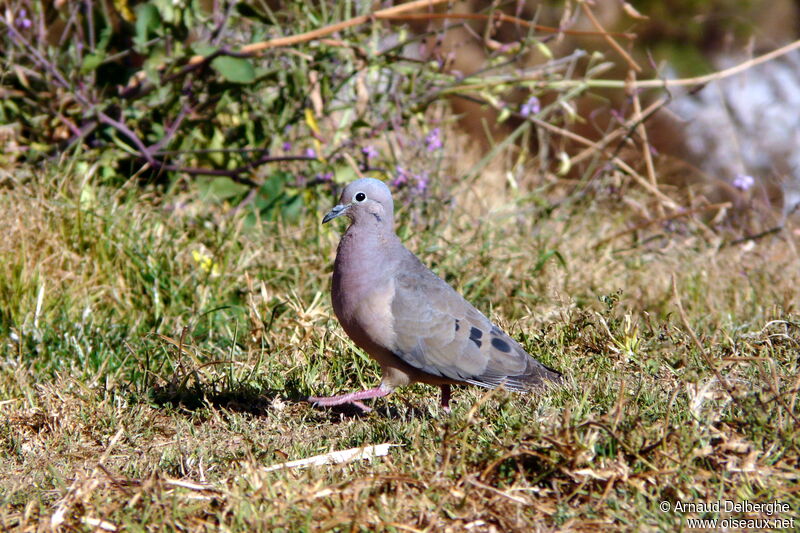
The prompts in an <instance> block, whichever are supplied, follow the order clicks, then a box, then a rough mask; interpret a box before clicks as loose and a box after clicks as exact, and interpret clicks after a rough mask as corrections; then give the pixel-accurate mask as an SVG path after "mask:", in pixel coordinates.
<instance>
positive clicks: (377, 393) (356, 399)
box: [308, 384, 394, 412]
mask: <svg viewBox="0 0 800 533" xmlns="http://www.w3.org/2000/svg"><path fill="white" fill-rule="evenodd" d="M393 390H394V387H389V386H386V385H383V384H381V385H380V386H378V387H375V388H372V389H367V390H362V391H358V392H351V393H349V394H340V395H338V396H309V397H308V401H309V402H310V403H313V404H314V405H319V406H320V407H331V406H333V405H342V404H345V403H351V404H353V405H355V406H356V407H358V408H359V409H361V410H362V411H365V412H369V411H370V408H369V407H367V406H366V405H364V404H363V403H361V401H360V400H369V399H371V398H381V397H383V396H386V395H387V394H389V393H390V392H392V391H393Z"/></svg>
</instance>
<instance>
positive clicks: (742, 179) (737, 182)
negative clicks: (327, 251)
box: [731, 174, 756, 191]
mask: <svg viewBox="0 0 800 533" xmlns="http://www.w3.org/2000/svg"><path fill="white" fill-rule="evenodd" d="M731 184H732V185H733V186H734V187H736V188H737V189H739V190H740V191H746V190H749V189H750V187H752V186H753V185H755V184H756V180H755V178H753V176H748V175H746V174H737V175H736V177H735V178H733V182H732V183H731Z"/></svg>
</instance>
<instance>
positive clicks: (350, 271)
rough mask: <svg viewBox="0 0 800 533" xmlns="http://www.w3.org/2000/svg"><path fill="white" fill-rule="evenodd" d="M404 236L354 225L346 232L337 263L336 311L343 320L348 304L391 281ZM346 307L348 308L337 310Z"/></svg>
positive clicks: (335, 277)
mask: <svg viewBox="0 0 800 533" xmlns="http://www.w3.org/2000/svg"><path fill="white" fill-rule="evenodd" d="M398 246H399V247H402V246H403V245H402V244H401V243H400V239H399V238H398V237H397V235H395V233H394V231H392V229H391V228H386V227H383V228H378V227H364V226H362V225H361V224H352V225H351V226H350V227H349V228H347V231H346V232H345V233H344V235H342V240H341V241H339V248H338V249H337V250H336V262H335V263H334V265H333V286H332V287H331V289H332V291H333V296H334V298H333V301H334V311H336V314H337V316H339V317H340V320H341V319H342V318H343V317H342V316H341V313H340V312H341V311H345V313H346V312H347V311H346V308H347V305H346V304H347V303H349V304H352V305H355V304H356V302H358V301H360V300H361V299H362V298H364V296H365V295H367V294H369V293H370V292H372V291H374V290H376V289H377V288H379V287H382V286H383V285H384V284H386V283H388V282H390V280H391V279H392V276H393V275H394V270H395V264H394V263H395V258H396V257H397V253H396V249H395V248H396V247H398ZM340 306H344V307H345V309H341V308H339V309H337V307H340Z"/></svg>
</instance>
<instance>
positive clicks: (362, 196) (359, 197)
mask: <svg viewBox="0 0 800 533" xmlns="http://www.w3.org/2000/svg"><path fill="white" fill-rule="evenodd" d="M354 199H355V201H356V202H363V201H364V200H366V199H367V195H366V194H364V193H363V192H357V193H356V195H355V197H354Z"/></svg>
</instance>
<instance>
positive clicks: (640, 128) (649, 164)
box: [584, 4, 664, 218]
mask: <svg viewBox="0 0 800 533" xmlns="http://www.w3.org/2000/svg"><path fill="white" fill-rule="evenodd" d="M584 5H585V4H584ZM628 74H629V78H628V79H629V80H630V82H631V84H633V83H635V82H636V72H634V71H633V70H630V71H629V72H628ZM630 94H631V98H632V99H633V117H634V120H635V121H636V122H637V125H636V133H638V134H639V137H640V138H641V139H642V155H643V156H644V166H645V169H646V170H647V179H649V180H650V185H652V186H653V187H658V182H657V180H656V170H655V167H654V165H653V154H652V153H651V152H650V141H648V139H647V128H646V127H645V125H644V120H640V117H641V116H642V103H641V101H639V91H637V90H636V89H632V90H631V92H630ZM656 210H657V211H658V216H659V217H661V218H663V217H664V206H663V205H662V203H661V202H657V203H656Z"/></svg>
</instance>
